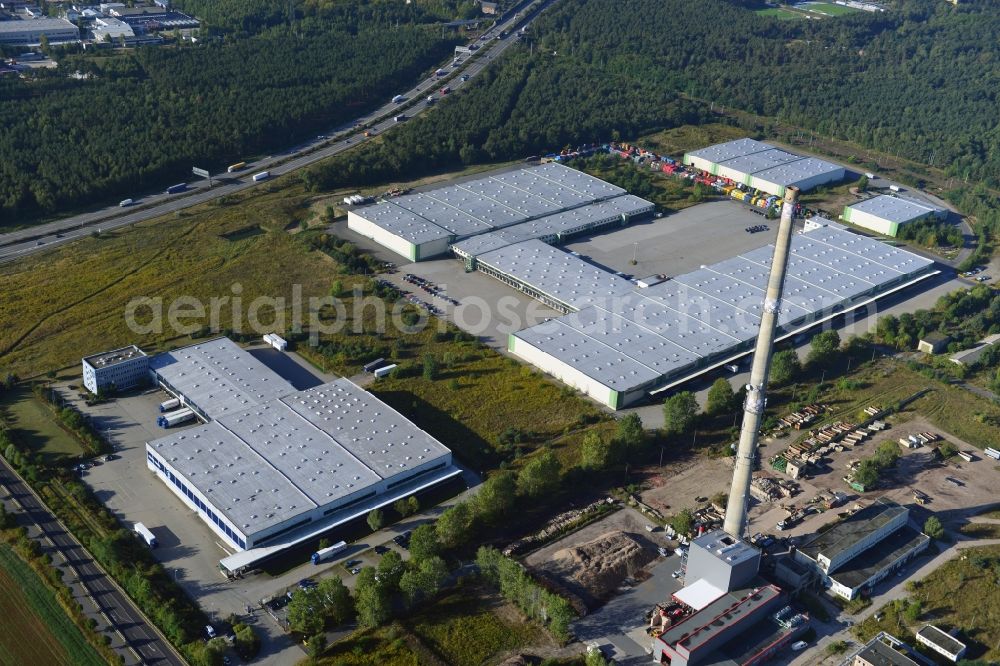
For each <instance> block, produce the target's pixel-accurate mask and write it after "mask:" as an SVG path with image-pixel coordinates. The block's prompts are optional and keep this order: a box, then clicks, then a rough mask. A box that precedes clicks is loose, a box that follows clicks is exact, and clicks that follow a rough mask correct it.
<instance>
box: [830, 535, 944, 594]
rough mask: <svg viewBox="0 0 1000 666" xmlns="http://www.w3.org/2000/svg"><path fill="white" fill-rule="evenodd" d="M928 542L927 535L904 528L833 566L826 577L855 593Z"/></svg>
mask: <svg viewBox="0 0 1000 666" xmlns="http://www.w3.org/2000/svg"><path fill="white" fill-rule="evenodd" d="M929 542H930V537H929V536H927V535H926V534H921V533H920V532H918V531H917V530H915V529H913V528H912V527H909V526H908V525H904V526H903V527H901V528H899V529H898V530H896V531H895V532H893V533H892V535H891V538H887V539H884V540H882V541H880V542H879V543H877V544H875V545H874V546H872V547H871V548H867V549H865V550H864V551H863V552H862V553H861V554H859V555H857V556H855V557H852V558H851V559H849V560H848V561H847V562H845V563H844V564H843V565H841V566H839V567H837V571H836V572H834V573H832V574H830V578H832V579H833V580H835V581H837V582H838V583H840V584H841V585H843V586H845V587H847V588H850V589H852V590H856V589H858V588H859V587H861V586H862V585H864V584H865V583H867V582H868V581H869V580H871V579H872V578H873V577H875V576H876V575H877V574H879V573H880V572H882V571H884V570H885V569H886V568H888V567H891V566H892V565H893V564H895V563H896V562H899V561H900V560H902V559H903V558H904V557H906V556H908V555H910V554H911V553H913V552H914V551H915V550H917V549H920V548H922V547H924V546H925V545H927V544H928V543H929Z"/></svg>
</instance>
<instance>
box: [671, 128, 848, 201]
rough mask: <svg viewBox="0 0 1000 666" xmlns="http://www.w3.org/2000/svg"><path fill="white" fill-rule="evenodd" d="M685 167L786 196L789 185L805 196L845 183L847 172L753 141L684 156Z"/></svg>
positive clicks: (825, 163) (728, 144)
mask: <svg viewBox="0 0 1000 666" xmlns="http://www.w3.org/2000/svg"><path fill="white" fill-rule="evenodd" d="M684 164H686V165H688V166H693V167H695V168H696V169H701V170H702V171H704V172H706V173H710V174H712V175H713V176H719V177H720V178H728V179H729V180H731V181H733V182H735V183H739V184H742V185H746V186H747V187H751V188H754V189H757V190H760V191H761V192H767V193H768V194H774V195H777V196H784V194H785V188H787V187H788V186H790V185H794V186H796V187H798V188H799V189H800V190H802V191H803V192H808V191H809V190H811V189H814V188H816V187H819V186H820V185H825V184H827V183H836V182H839V181H841V180H843V179H844V178H845V177H846V175H847V172H846V170H845V169H844V167H842V166H838V165H836V164H833V163H831V162H827V161H825V160H821V159H817V158H815V157H803V156H801V155H796V154H794V153H789V152H787V151H784V150H781V149H779V148H775V147H774V146H772V145H770V144H767V143H762V142H760V141H755V140H753V139H737V140H735V141H727V142H726V143H719V144H715V145H714V146H708V147H707V148H702V149H700V150H694V151H692V152H690V153H686V154H685V155H684Z"/></svg>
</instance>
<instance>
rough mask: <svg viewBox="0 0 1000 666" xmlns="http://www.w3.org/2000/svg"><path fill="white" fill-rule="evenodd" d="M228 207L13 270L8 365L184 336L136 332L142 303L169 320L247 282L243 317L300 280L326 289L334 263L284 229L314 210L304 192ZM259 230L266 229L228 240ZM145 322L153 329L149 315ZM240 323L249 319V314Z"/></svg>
mask: <svg viewBox="0 0 1000 666" xmlns="http://www.w3.org/2000/svg"><path fill="white" fill-rule="evenodd" d="M229 202H230V203H228V204H219V203H213V204H205V205H202V206H198V207H195V208H193V209H190V210H189V211H186V212H184V213H182V214H180V215H179V216H177V215H175V216H170V217H165V218H159V219H157V220H152V221H149V222H143V223H141V224H137V225H135V226H134V227H133V228H132V229H131V230H121V231H116V232H111V233H107V234H103V235H102V237H100V238H87V239H85V240H80V241H77V242H75V243H71V244H67V245H65V246H62V247H59V248H54V249H53V250H51V251H47V252H42V253H39V254H33V255H31V256H29V257H27V258H25V259H22V260H20V261H18V262H13V263H9V264H4V265H3V266H2V267H0V293H3V294H4V298H3V299H0V321H3V322H5V326H3V327H2V328H0V368H3V370H4V371H10V372H15V373H17V374H18V375H20V376H21V377H28V376H34V375H39V374H44V373H45V372H47V371H49V370H52V369H56V368H66V367H70V366H78V363H79V359H80V356H81V355H82V354H84V353H87V352H94V351H99V350H102V349H110V348H113V347H115V346H118V345H122V344H126V343H131V342H134V343H137V344H140V345H143V346H146V347H156V346H159V345H163V344H164V343H165V342H167V341H168V340H169V339H171V338H175V337H177V334H176V333H173V332H169V331H156V330H150V331H148V332H141V331H140V332H136V331H132V330H130V329H129V327H128V326H127V325H126V322H125V316H124V315H125V309H126V305H127V304H128V303H129V301H130V300H131V299H133V298H136V297H143V296H147V297H155V298H161V299H162V303H163V306H162V314H163V321H164V322H166V321H167V314H168V310H167V308H168V306H169V305H170V303H171V302H173V300H174V299H175V298H177V297H180V296H190V297H194V298H197V299H199V300H201V301H203V302H204V303H205V307H206V309H207V307H208V303H209V298H210V297H212V296H217V297H230V298H231V297H233V296H234V295H236V294H235V293H234V290H233V289H232V285H235V284H239V285H240V287H239V291H240V292H241V293H239V294H238V295H239V296H240V297H241V299H242V301H241V307H240V308H238V310H239V311H242V314H244V315H245V314H246V310H247V309H248V305H249V304H250V302H251V301H252V299H254V298H255V297H256V296H259V295H268V296H276V297H277V296H283V297H285V298H288V297H290V295H291V293H292V292H291V289H292V285H293V284H300V285H302V291H303V293H304V294H309V293H316V292H317V291H320V292H322V287H321V285H325V284H328V276H329V275H330V274H332V272H333V266H332V265H331V263H330V262H329V260H327V259H326V258H325V257H323V256H322V255H319V254H318V253H307V252H304V251H303V249H302V248H301V245H300V244H299V243H297V242H296V241H295V240H294V239H293V238H292V237H290V236H289V235H288V234H286V233H284V232H283V231H282V230H283V229H284V228H285V226H287V225H288V224H291V223H294V222H296V221H297V220H299V219H301V218H302V217H303V216H304V215H306V214H308V209H307V207H308V205H309V197H308V196H306V195H305V194H304V193H303V192H302V190H301V188H300V187H298V186H293V187H288V188H285V189H281V190H280V191H275V192H271V191H269V188H260V189H255V190H253V191H250V192H248V193H244V194H241V195H237V196H234V197H232V198H230V200H229ZM254 227H260V228H261V229H263V230H266V232H267V233H261V234H256V235H250V236H245V235H244V234H242V233H237V239H236V240H227V239H226V238H225V237H224V235H226V234H230V233H233V232H241V231H242V230H245V229H248V228H254ZM232 306H233V303H232V302H231V301H230V302H226V303H223V304H221V307H220V308H219V310H218V311H219V317H218V318H219V320H220V327H221V328H230V327H232V322H233V319H234V318H233V311H234V309H236V308H233V307H232ZM207 318H208V317H207V316H206V317H203V318H201V321H204V320H205V319H207ZM137 319H138V321H139V322H140V323H142V324H148V323H150V320H151V314H150V310H149V309H148V308H147V309H144V310H143V311H142V312H140V313H139V316H138V317H137ZM237 319H238V321H239V322H240V323H242V322H243V321H244V320H245V317H238V318H237ZM261 319H262V321H263V323H265V324H266V323H268V320H269V319H270V312H269V311H267V310H262V312H261ZM197 321H199V318H189V319H182V323H190V322H197ZM148 328H150V329H155V328H156V326H149V327H148ZM162 328H164V329H167V328H169V327H167V326H165V325H164V326H163V327H162ZM183 337H184V339H185V340H186V338H187V336H186V335H185V336H183Z"/></svg>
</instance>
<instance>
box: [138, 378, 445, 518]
mask: <svg viewBox="0 0 1000 666" xmlns="http://www.w3.org/2000/svg"><path fill="white" fill-rule="evenodd" d="M149 446H150V447H151V448H152V449H153V450H154V451H156V452H157V453H158V454H159V455H160V456H162V457H163V459H164V460H165V461H166V462H167V463H168V464H170V465H171V466H172V467H173V468H174V469H176V470H177V471H178V472H180V473H181V475H182V476H183V477H184V479H185V482H187V483H190V484H191V485H193V486H194V487H195V488H197V489H198V490H199V491H201V493H202V494H203V495H205V497H207V498H208V499H210V500H211V502H212V503H213V504H214V505H215V508H216V509H218V510H219V511H220V512H222V513H223V514H224V515H225V516H226V517H227V518H228V519H229V520H230V521H231V522H232V523H233V524H234V525H236V526H237V527H238V528H240V529H241V530H244V532H245V533H248V534H252V533H255V532H258V531H261V530H263V529H266V528H268V527H270V526H273V525H277V524H279V523H281V522H283V521H286V520H289V519H290V518H293V517H294V516H297V515H299V514H301V513H303V512H306V511H309V510H312V509H315V508H316V507H318V506H324V505H326V504H330V503H332V502H338V501H341V500H345V499H346V500H350V499H353V498H354V497H362V496H364V495H366V494H368V493H370V492H371V490H372V489H371V486H372V485H373V484H376V483H378V482H380V481H381V480H384V479H390V478H392V477H393V476H396V475H399V474H402V473H404V472H407V471H410V470H412V469H413V468H415V467H417V466H420V465H425V464H427V463H429V462H431V461H433V460H435V459H437V458H442V457H445V456H447V455H448V454H449V453H450V452H449V450H448V449H447V448H446V447H445V446H444V445H442V444H441V443H440V442H438V441H437V440H435V439H434V438H432V437H431V436H430V435H428V434H427V433H425V432H424V431H422V430H420V429H419V428H417V427H416V426H415V425H413V423H411V422H410V421H408V420H406V419H405V418H404V417H403V416H401V415H400V414H399V413H397V412H396V411H395V410H393V409H392V408H391V407H389V406H388V405H386V404H385V403H383V402H382V401H381V400H379V399H378V398H376V397H374V396H373V395H371V394H370V393H368V392H367V391H364V390H363V389H361V388H358V387H357V386H355V385H354V384H352V383H351V382H350V381H348V380H346V379H338V380H336V381H333V382H330V383H328V384H323V385H322V386H318V387H316V388H312V389H308V390H306V391H299V392H291V393H290V394H288V395H286V396H285V397H284V398H282V399H280V400H272V401H270V402H268V403H267V404H260V405H254V406H252V407H250V408H249V409H244V410H242V411H239V412H235V413H231V414H228V415H226V416H224V417H222V418H220V419H218V420H215V421H211V422H209V423H207V424H205V425H202V426H199V427H196V428H189V429H187V430H182V431H180V432H177V433H174V434H171V435H168V436H166V437H162V438H160V439H157V440H154V441H152V442H150V443H149Z"/></svg>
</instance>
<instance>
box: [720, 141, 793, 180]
mask: <svg viewBox="0 0 1000 666" xmlns="http://www.w3.org/2000/svg"><path fill="white" fill-rule="evenodd" d="M761 145H764V144H761ZM801 159H802V158H801V157H800V156H798V155H793V154H791V153H788V152H785V151H784V150H778V149H777V148H771V149H770V150H762V151H760V152H757V153H750V154H749V155H741V156H740V157H734V158H733V159H731V160H726V161H724V162H722V165H723V166H725V167H726V168H729V169H735V170H737V171H742V172H743V173H754V172H757V171H763V170H765V169H770V168H771V167H776V166H779V165H781V164H784V163H786V162H794V161H795V160H801Z"/></svg>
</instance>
